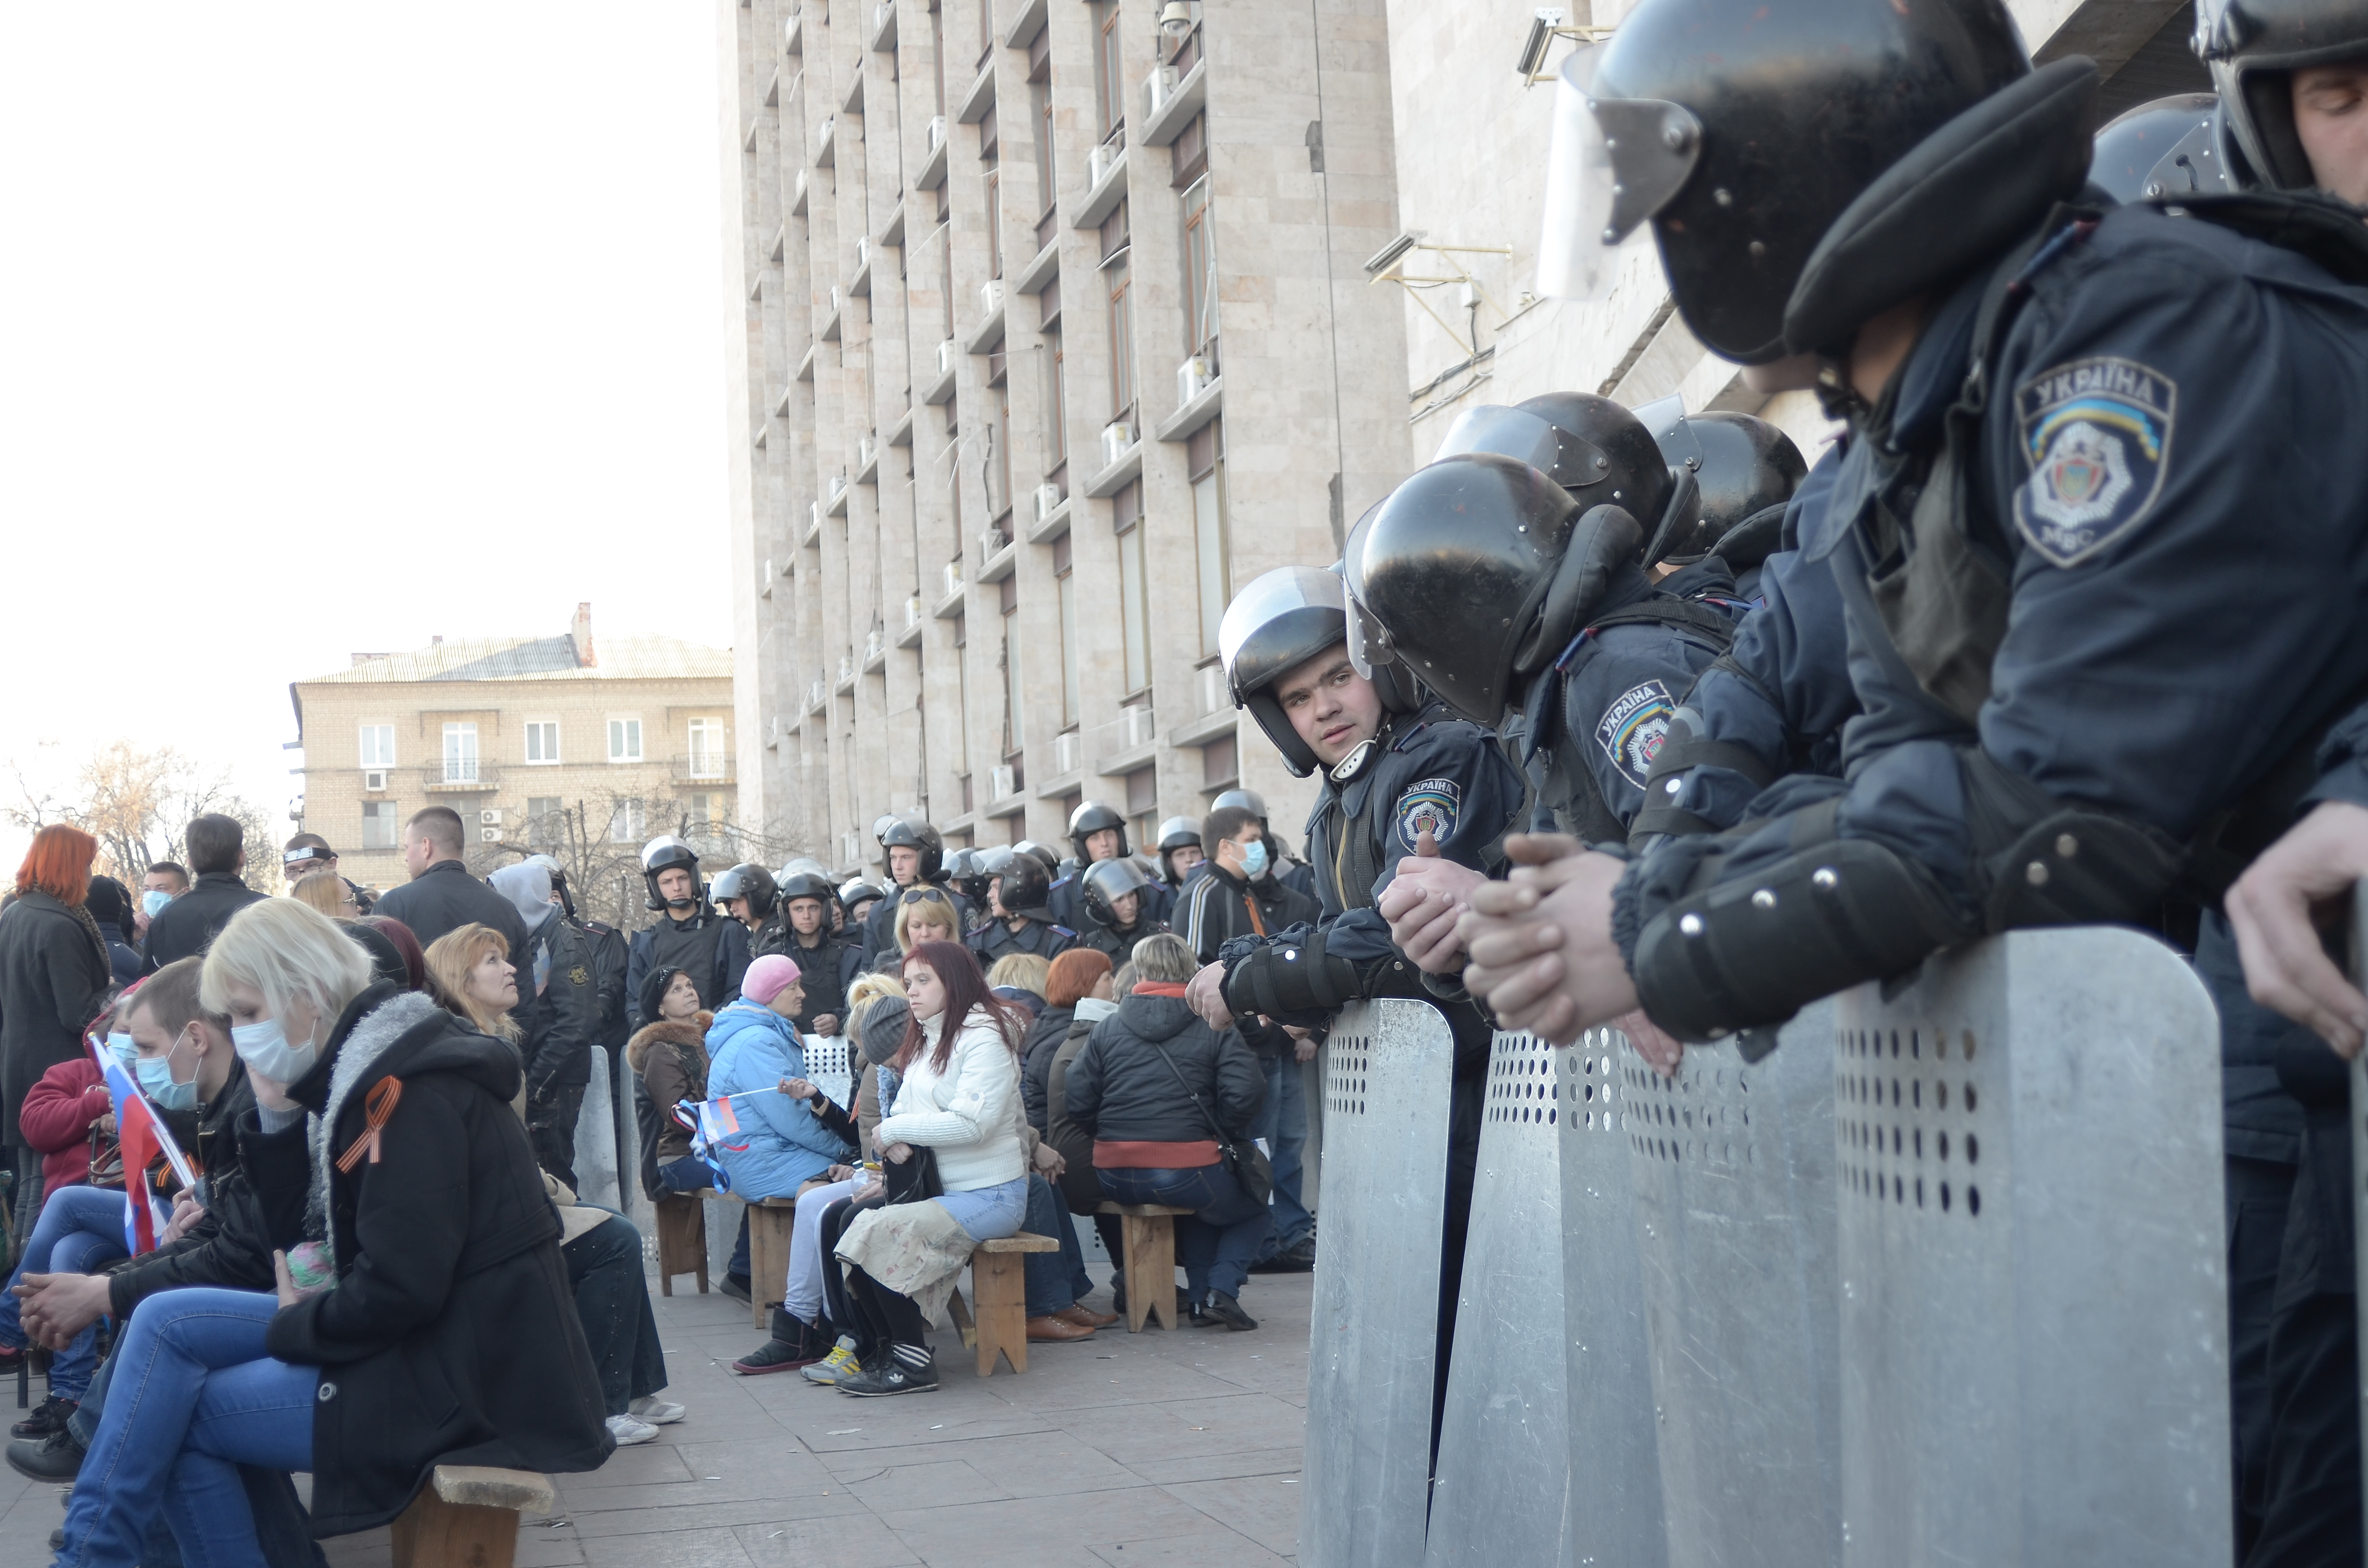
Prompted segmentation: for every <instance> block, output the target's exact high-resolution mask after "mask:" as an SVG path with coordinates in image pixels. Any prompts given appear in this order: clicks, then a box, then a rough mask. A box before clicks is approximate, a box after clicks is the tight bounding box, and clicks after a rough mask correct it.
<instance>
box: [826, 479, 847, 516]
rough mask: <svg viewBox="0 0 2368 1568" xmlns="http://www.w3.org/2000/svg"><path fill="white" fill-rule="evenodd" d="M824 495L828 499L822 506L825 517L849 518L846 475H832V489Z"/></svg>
mask: <svg viewBox="0 0 2368 1568" xmlns="http://www.w3.org/2000/svg"><path fill="white" fill-rule="evenodd" d="M824 494H825V496H826V497H827V499H825V501H824V502H823V506H822V509H823V513H824V515H825V516H826V517H845V516H847V495H848V483H847V475H845V474H844V473H834V474H832V475H831V476H830V487H829V488H828V489H827V490H826V491H825V492H824Z"/></svg>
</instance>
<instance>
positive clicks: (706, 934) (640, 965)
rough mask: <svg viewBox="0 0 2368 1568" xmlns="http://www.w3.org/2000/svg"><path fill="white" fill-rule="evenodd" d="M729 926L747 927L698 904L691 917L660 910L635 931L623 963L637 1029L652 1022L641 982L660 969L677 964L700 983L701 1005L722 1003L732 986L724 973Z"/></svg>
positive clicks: (629, 1011) (629, 1005) (631, 1018)
mask: <svg viewBox="0 0 2368 1568" xmlns="http://www.w3.org/2000/svg"><path fill="white" fill-rule="evenodd" d="M726 926H729V927H731V928H732V929H734V930H738V931H741V932H743V933H744V934H745V933H746V926H742V925H741V924H740V923H739V922H738V921H736V920H734V919H733V918H732V917H731V916H729V915H718V914H717V913H715V911H713V910H712V909H710V908H708V907H707V906H706V905H705V904H703V903H702V904H700V906H699V908H698V910H697V911H696V912H694V913H693V914H692V915H691V917H690V918H689V919H688V920H677V919H675V918H674V917H673V916H672V915H666V914H664V913H663V912H662V913H660V915H658V918H657V921H656V923H655V925H652V926H646V927H644V928H643V929H642V930H639V931H636V932H634V933H633V942H632V949H631V950H630V952H629V955H628V957H627V960H626V963H625V1010H626V1021H627V1022H628V1023H629V1024H630V1025H631V1026H632V1028H636V1029H638V1028H643V1026H644V1025H646V1024H648V1023H650V1022H651V1020H650V1019H648V1018H645V1017H642V1000H641V998H642V982H643V981H644V980H646V979H647V978H649V976H650V975H651V974H652V973H654V972H655V971H658V970H661V969H679V970H682V971H685V972H687V973H688V974H689V976H690V983H692V984H693V985H696V986H698V987H699V1005H700V1006H702V1007H704V1008H706V1009H707V1010H708V1011H710V1012H713V1011H714V1010H715V1009H716V1008H718V1007H720V1006H723V998H724V995H725V994H726V993H727V991H728V990H729V989H730V986H729V983H728V982H727V978H726V975H725V958H726V953H727V949H726V947H725V943H726V941H727V940H728V938H729V936H730V933H729V932H728V931H726V930H725V927H726Z"/></svg>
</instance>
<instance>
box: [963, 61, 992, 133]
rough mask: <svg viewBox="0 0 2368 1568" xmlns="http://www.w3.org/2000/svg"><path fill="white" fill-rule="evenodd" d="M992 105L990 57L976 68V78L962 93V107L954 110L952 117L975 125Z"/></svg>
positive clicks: (983, 117)
mask: <svg viewBox="0 0 2368 1568" xmlns="http://www.w3.org/2000/svg"><path fill="white" fill-rule="evenodd" d="M994 107H995V62H994V60H993V59H991V58H990V59H989V60H988V61H987V62H986V63H985V64H984V65H982V66H980V67H979V68H978V79H977V80H976V81H974V82H973V83H971V85H970V91H969V92H967V93H964V94H963V95H962V107H961V108H959V109H958V110H956V111H955V114H954V118H955V119H959V120H961V121H962V123H963V124H964V125H976V124H977V123H978V122H979V121H980V120H982V119H985V118H986V111H987V110H988V109H991V108H994Z"/></svg>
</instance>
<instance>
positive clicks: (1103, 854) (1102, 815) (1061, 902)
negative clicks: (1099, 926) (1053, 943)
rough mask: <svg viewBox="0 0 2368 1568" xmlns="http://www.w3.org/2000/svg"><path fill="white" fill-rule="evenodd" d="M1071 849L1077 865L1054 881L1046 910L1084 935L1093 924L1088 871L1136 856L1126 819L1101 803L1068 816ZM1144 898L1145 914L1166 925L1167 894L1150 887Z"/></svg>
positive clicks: (1087, 805)
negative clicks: (1087, 891) (1087, 890)
mask: <svg viewBox="0 0 2368 1568" xmlns="http://www.w3.org/2000/svg"><path fill="white" fill-rule="evenodd" d="M1069 848H1070V850H1071V851H1072V853H1073V854H1074V855H1075V857H1076V859H1075V863H1074V864H1073V865H1071V866H1069V867H1068V868H1066V869H1064V870H1063V872H1062V874H1060V875H1059V876H1058V877H1056V878H1055V879H1054V881H1053V891H1052V894H1051V897H1050V898H1049V900H1048V901H1047V907H1048V908H1049V909H1050V910H1051V911H1052V915H1053V919H1054V920H1055V921H1057V922H1058V923H1060V924H1061V925H1063V926H1068V927H1069V928H1070V929H1072V930H1075V931H1084V930H1086V929H1087V926H1090V925H1091V924H1092V920H1091V917H1090V916H1088V915H1087V913H1086V906H1085V886H1084V881H1083V877H1084V873H1085V870H1086V869H1087V867H1090V866H1098V865H1100V864H1101V863H1102V862H1104V861H1106V860H1123V859H1125V858H1127V857H1128V856H1129V855H1130V854H1131V853H1133V851H1132V848H1131V846H1129V845H1128V843H1127V833H1126V819H1125V818H1124V817H1122V816H1121V815H1119V814H1118V812H1115V811H1113V810H1111V809H1110V807H1109V806H1106V805H1104V804H1103V803H1102V802H1101V801H1083V802H1081V803H1080V804H1079V805H1078V807H1077V809H1076V811H1074V812H1070V813H1069ZM1146 880H1148V879H1146ZM1143 896H1144V900H1145V901H1146V902H1147V903H1149V904H1150V906H1151V907H1150V908H1149V909H1148V910H1147V911H1146V912H1145V913H1147V914H1148V915H1150V916H1151V917H1152V918H1153V919H1154V920H1156V921H1165V920H1166V919H1167V889H1166V888H1164V887H1156V886H1155V887H1148V888H1146V889H1144V895H1143ZM1144 935H1146V936H1147V935H1149V932H1145V933H1144Z"/></svg>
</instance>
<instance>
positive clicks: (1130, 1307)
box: [1100, 1203, 1193, 1334]
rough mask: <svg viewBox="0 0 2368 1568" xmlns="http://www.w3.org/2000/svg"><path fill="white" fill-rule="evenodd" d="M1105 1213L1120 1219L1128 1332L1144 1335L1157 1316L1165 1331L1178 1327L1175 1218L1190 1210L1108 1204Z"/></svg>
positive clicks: (1102, 1210) (1151, 1204)
mask: <svg viewBox="0 0 2368 1568" xmlns="http://www.w3.org/2000/svg"><path fill="white" fill-rule="evenodd" d="M1100 1211H1101V1212H1102V1213H1104V1214H1116V1215H1118V1216H1119V1217H1120V1223H1119V1228H1120V1230H1121V1238H1120V1239H1121V1245H1122V1246H1123V1247H1124V1249H1125V1252H1126V1331H1127V1333H1129V1334H1141V1333H1142V1332H1143V1325H1144V1324H1145V1323H1146V1322H1148V1321H1149V1320H1150V1319H1152V1318H1154V1317H1156V1318H1157V1319H1158V1320H1159V1325H1160V1326H1161V1327H1162V1328H1168V1329H1172V1328H1174V1327H1175V1326H1176V1216H1177V1215H1178V1214H1190V1213H1191V1212H1193V1210H1190V1209H1171V1208H1169V1207H1168V1206H1167V1205H1166V1204H1164V1203H1105V1204H1103V1205H1102V1206H1101V1210H1100Z"/></svg>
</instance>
